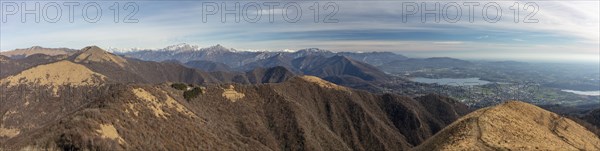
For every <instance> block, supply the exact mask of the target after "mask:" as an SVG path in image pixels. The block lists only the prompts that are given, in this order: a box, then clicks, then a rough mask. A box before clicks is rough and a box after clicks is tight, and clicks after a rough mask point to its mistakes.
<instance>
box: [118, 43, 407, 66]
mask: <svg viewBox="0 0 600 151" xmlns="http://www.w3.org/2000/svg"><path fill="white" fill-rule="evenodd" d="M114 50H117V49H114ZM113 52H115V53H117V54H120V55H125V56H127V57H131V58H137V59H142V60H149V61H167V60H177V61H179V62H182V63H186V62H189V61H213V62H217V63H223V64H226V65H228V66H230V67H232V68H237V67H241V66H244V65H246V64H249V63H253V62H256V61H259V60H263V59H268V58H271V57H273V56H276V55H282V56H285V57H288V58H291V59H295V58H300V57H305V56H323V57H332V56H335V55H343V56H348V57H350V58H353V59H355V60H360V61H362V62H365V63H369V64H372V65H375V66H377V65H381V64H384V63H387V62H391V61H396V60H403V59H406V57H404V56H402V55H399V54H394V53H391V52H368V53H355V52H332V51H329V50H324V49H319V48H306V49H300V50H296V51H293V50H290V49H284V50H276V51H267V50H264V51H259V50H253V51H245V50H236V49H233V48H227V47H225V46H222V45H220V44H217V45H214V46H210V47H204V48H202V47H200V46H198V45H190V44H186V43H181V44H177V45H172V46H167V47H165V48H162V49H131V50H129V51H124V50H120V51H113Z"/></svg>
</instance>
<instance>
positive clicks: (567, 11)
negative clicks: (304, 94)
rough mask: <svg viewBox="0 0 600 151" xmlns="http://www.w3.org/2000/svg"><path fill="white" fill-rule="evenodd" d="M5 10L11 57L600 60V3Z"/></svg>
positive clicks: (158, 2)
mask: <svg viewBox="0 0 600 151" xmlns="http://www.w3.org/2000/svg"><path fill="white" fill-rule="evenodd" d="M0 3H1V6H0V16H1V22H0V50H2V51H7V50H12V49H16V48H28V47H31V46H43V47H67V48H76V49H79V48H83V47H85V46H89V45H97V46H100V47H102V48H121V49H127V48H164V47H166V46H169V45H174V44H179V43H188V44H194V45H199V46H201V47H209V46H212V45H216V44H221V45H223V46H225V47H229V48H235V49H237V50H271V51H276V50H285V49H288V50H298V49H303V48H321V49H326V50H331V51H355V52H369V51H390V52H395V53H399V54H404V55H407V56H411V57H455V58H461V59H482V60H486V59H487V60H518V61H559V62H600V54H599V53H600V48H599V45H600V35H599V33H600V24H599V15H598V14H600V12H599V10H598V9H599V7H600V5H599V1H525V2H524V1H506V0H503V1H479V2H475V3H469V2H465V1H449V0H446V1H439V2H427V3H421V2H420V1H393V0H379V1H361V0H352V1H324V0H320V1H300V2H296V1H252V0H243V1H185V0H184V1H163V0H152V1H69V2H54V1H4V0H3V1H1V2H0ZM36 3H37V4H38V5H39V7H38V8H37V9H36ZM236 3H237V4H239V7H236V5H235V4H236ZM436 3H438V5H437V7H436ZM117 6H118V7H117ZM223 7H225V8H223ZM70 8H74V9H70ZM96 8H100V9H96ZM497 8H499V9H497ZM25 10H27V11H25ZM98 10H100V11H98ZM298 10H300V11H298ZM117 12H118V13H117ZM57 14H59V15H57ZM97 14H101V15H97ZM516 14H518V15H516ZM223 15H224V16H223ZM423 16H424V17H423ZM36 17H37V18H39V22H36ZM236 17H237V18H238V19H239V22H236ZM436 17H439V21H437V22H436ZM70 18H72V20H70ZM315 18H317V19H315ZM423 18H425V20H424V21H423V20H422V19H423ZM223 19H225V20H223Z"/></svg>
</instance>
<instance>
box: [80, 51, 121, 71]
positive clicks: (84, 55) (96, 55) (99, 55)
mask: <svg viewBox="0 0 600 151" xmlns="http://www.w3.org/2000/svg"><path fill="white" fill-rule="evenodd" d="M74 62H78V63H91V62H111V63H115V64H117V65H119V66H121V67H124V66H125V63H127V61H126V60H125V59H123V58H121V57H119V56H117V55H114V54H112V53H110V52H108V51H105V50H103V49H102V48H100V47H98V46H87V47H85V48H83V49H81V53H79V54H78V55H77V56H76V57H75V59H74Z"/></svg>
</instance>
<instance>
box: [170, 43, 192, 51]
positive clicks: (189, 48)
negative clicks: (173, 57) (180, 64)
mask: <svg viewBox="0 0 600 151" xmlns="http://www.w3.org/2000/svg"><path fill="white" fill-rule="evenodd" d="M199 49H200V46H198V45H190V44H187V43H180V44H176V45H171V46H167V47H165V48H164V49H163V50H167V51H195V50H199Z"/></svg>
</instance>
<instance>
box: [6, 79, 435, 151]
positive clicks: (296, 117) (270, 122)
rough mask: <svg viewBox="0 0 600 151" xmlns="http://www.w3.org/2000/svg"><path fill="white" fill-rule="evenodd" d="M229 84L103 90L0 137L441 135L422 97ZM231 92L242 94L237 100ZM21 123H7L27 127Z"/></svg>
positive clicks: (388, 144) (173, 139)
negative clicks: (189, 89) (195, 89)
mask: <svg viewBox="0 0 600 151" xmlns="http://www.w3.org/2000/svg"><path fill="white" fill-rule="evenodd" d="M320 82H326V81H320ZM230 86H231V85H218V86H209V87H207V89H206V91H205V92H204V93H203V94H202V95H200V96H199V97H198V98H195V99H192V100H190V101H189V102H188V101H185V99H183V97H182V94H183V92H182V91H179V90H176V89H173V88H171V87H170V86H168V85H121V84H119V85H109V86H102V87H106V88H103V89H110V91H108V93H103V94H95V93H90V95H91V96H100V97H95V98H86V97H85V96H79V97H80V98H73V99H70V100H72V101H76V102H77V101H79V100H92V102H90V103H85V104H83V105H80V106H81V107H79V108H69V109H70V110H71V111H70V112H61V113H54V112H53V113H52V114H54V115H61V116H60V117H62V118H58V119H54V120H49V121H47V122H45V123H44V124H38V125H41V126H36V127H34V128H31V129H28V130H23V131H22V132H21V133H19V134H18V135H16V136H14V137H11V138H9V139H7V140H5V141H1V140H0V148H5V149H9V150H12V149H22V148H26V147H29V148H54V149H98V150H149V149H150V150H167V149H168V150H407V149H409V148H411V147H412V146H414V145H415V144H413V143H416V144H418V143H420V141H421V140H424V139H426V138H427V137H429V136H431V135H432V134H433V133H435V132H433V131H431V129H430V128H428V127H443V125H438V124H440V123H443V122H439V121H441V120H440V118H438V117H436V116H434V114H431V113H429V112H427V110H426V109H425V107H423V106H422V105H421V104H420V103H419V102H418V101H416V100H413V99H411V98H406V97H401V96H396V95H373V94H370V93H367V92H363V91H354V90H339V89H336V87H331V86H327V84H319V81H317V82H315V81H307V80H305V79H303V78H293V79H292V80H289V81H287V82H284V83H275V84H259V85H234V86H233V87H230ZM226 91H227V93H231V92H235V94H243V95H238V97H237V98H236V100H235V101H233V100H231V98H227V97H224V96H226V95H224V94H223V93H224V92H226ZM20 101H21V100H18V99H14V100H9V102H12V104H18V103H20ZM79 102H84V101H79ZM45 103H51V102H45ZM40 104H43V103H40ZM4 108H6V109H3V110H11V109H13V108H12V107H4ZM36 108H38V109H41V110H54V109H52V108H54V107H53V106H48V108H49V109H47V108H45V107H44V106H36ZM69 109H66V110H69ZM32 112H34V111H33V110H24V111H23V112H20V113H17V114H18V115H19V116H11V117H15V118H14V119H12V120H11V121H17V120H18V121H21V122H31V121H29V120H28V119H27V116H23V115H33V114H35V113H32ZM65 113H66V114H65ZM48 114H50V113H48ZM16 117H21V118H16ZM21 122H7V121H2V123H3V124H5V125H8V126H9V127H10V128H19V129H24V128H23V126H22V125H19V123H21Z"/></svg>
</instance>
